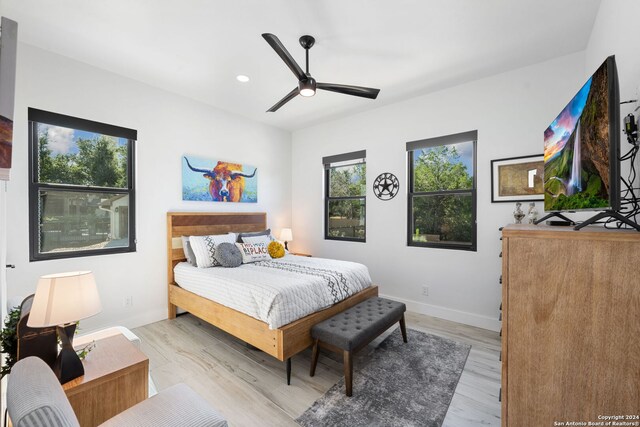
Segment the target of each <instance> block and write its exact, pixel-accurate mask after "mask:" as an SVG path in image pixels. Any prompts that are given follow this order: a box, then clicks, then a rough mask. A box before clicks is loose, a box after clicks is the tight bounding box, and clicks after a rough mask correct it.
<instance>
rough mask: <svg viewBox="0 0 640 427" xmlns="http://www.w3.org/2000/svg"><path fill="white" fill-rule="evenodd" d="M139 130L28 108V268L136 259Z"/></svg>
mask: <svg viewBox="0 0 640 427" xmlns="http://www.w3.org/2000/svg"><path fill="white" fill-rule="evenodd" d="M136 139H137V132H136V131H135V130H131V129H126V128H121V127H118V126H112V125H107V124H103V123H97V122H92V121H89V120H84V119H78V118H75V117H69V116H64V115H61V114H56V113H50V112H47V111H42V110H36V109H34V108H29V177H30V179H29V238H30V241H29V251H30V259H31V261H38V260H45V259H56V258H68V257H76V256H87V255H100V254H108V253H118V252H134V251H135V250H136V239H135V221H134V220H135V186H134V176H135V175H134V164H135V161H134V143H135V140H136Z"/></svg>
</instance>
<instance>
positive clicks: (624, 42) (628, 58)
mask: <svg viewBox="0 0 640 427" xmlns="http://www.w3.org/2000/svg"><path fill="white" fill-rule="evenodd" d="M639 43H640V2H639V1H637V0H602V3H601V4H600V10H599V11H598V15H597V16H596V20H595V23H594V25H593V30H592V31H591V37H590V39H589V43H588V45H587V49H586V50H585V65H586V67H585V76H588V75H590V74H591V73H593V72H594V71H595V70H596V69H597V68H598V66H600V64H602V62H603V61H604V60H605V58H607V57H608V56H609V55H616V65H617V67H618V80H619V82H620V101H626V100H629V99H638V98H640V55H639V54H638V52H639V50H640V44H639ZM638 105H639V104H638V103H636V104H635V105H629V104H628V105H622V106H621V108H620V116H621V117H624V116H626V115H627V114H629V113H631V112H632V111H633V110H634V109H635V108H636V107H638ZM639 111H640V110H639ZM637 116H638V112H636V117H637ZM629 147H630V145H628V144H627V143H626V142H624V140H623V143H622V151H623V152H624V151H626V149H628V148H629Z"/></svg>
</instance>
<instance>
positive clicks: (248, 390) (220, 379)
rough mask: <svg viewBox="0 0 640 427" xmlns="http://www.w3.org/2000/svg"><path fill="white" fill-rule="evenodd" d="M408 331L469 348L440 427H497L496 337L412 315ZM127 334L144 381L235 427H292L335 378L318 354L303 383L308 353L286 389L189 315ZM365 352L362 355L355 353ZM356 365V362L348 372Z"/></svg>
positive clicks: (298, 359)
mask: <svg viewBox="0 0 640 427" xmlns="http://www.w3.org/2000/svg"><path fill="white" fill-rule="evenodd" d="M407 326H408V327H409V328H413V329H416V330H420V331H424V332H428V333H432V334H434V335H440V336H443V337H447V338H451V339H453V340H456V341H460V342H465V343H468V344H470V345H471V346H472V347H471V352H470V354H469V358H468V359H467V364H466V365H465V368H464V371H463V373H462V376H461V377H460V382H459V383H458V387H457V388H456V392H455V395H454V397H453V400H452V402H451V406H450V407H449V411H448V412H447V416H446V418H445V422H444V426H447V427H463V426H478V425H486V426H499V425H500V403H499V402H498V392H499V389H500V362H499V360H498V358H499V351H500V337H499V336H498V334H497V333H495V332H490V331H487V330H484V329H479V328H474V327H470V326H465V325H461V324H458V323H454V322H448V321H445V320H441V319H436V318H433V317H429V316H424V315H420V314H415V313H407ZM134 332H135V334H136V335H138V336H139V337H140V338H141V340H142V350H143V351H144V352H145V354H147V355H148V356H149V363H150V365H149V366H150V370H151V376H152V377H153V380H154V381H155V383H156V386H157V387H158V389H159V390H162V389H164V388H166V387H169V386H171V385H173V384H176V383H179V382H184V383H187V384H188V385H189V386H190V387H191V388H193V389H194V390H196V391H197V392H198V393H199V394H200V395H202V396H203V397H204V398H205V399H206V400H208V401H209V402H210V403H211V405H213V406H214V407H215V408H216V409H217V410H218V411H219V412H221V413H222V414H223V415H224V416H225V417H226V418H227V420H228V421H229V424H230V425H231V426H234V427H235V426H250V427H255V426H278V427H280V426H296V425H298V424H297V423H296V422H295V421H294V420H295V419H296V418H297V417H298V416H299V415H300V414H302V413H303V412H304V411H305V410H306V409H307V408H308V407H309V406H311V404H312V403H313V402H314V401H315V400H316V399H317V398H319V397H320V396H322V395H323V394H324V393H325V392H326V391H327V390H328V389H329V388H331V387H332V386H333V384H335V383H336V382H337V381H338V380H339V379H340V378H341V376H342V363H341V362H340V361H339V359H337V358H335V356H333V355H330V354H329V353H323V354H321V355H320V360H319V362H318V368H317V370H316V375H315V376H314V377H313V378H312V377H309V364H310V358H311V357H310V356H311V352H310V351H309V350H307V351H305V352H303V353H301V354H299V355H296V356H294V357H293V359H292V361H293V363H292V365H293V368H292V377H291V385H290V386H287V385H286V381H285V367H284V363H283V362H279V361H277V360H276V359H274V358H272V357H270V356H268V355H266V354H264V353H262V352H261V351H259V350H255V349H250V348H248V347H247V346H246V345H245V344H244V343H243V342H241V341H239V340H237V339H236V338H234V337H232V336H231V335H228V334H226V333H225V332H222V331H220V330H218V329H216V328H215V327H213V326H211V325H209V324H207V323H205V322H202V321H201V320H199V319H198V318H196V317H194V316H192V315H190V314H185V315H182V316H179V317H178V318H177V319H175V320H164V321H161V322H157V323H153V324H150V325H145V326H143V327H140V328H137V329H135V330H134ZM389 333H399V332H398V331H397V327H396V328H394V329H392V330H390V331H388V332H387V333H386V334H384V335H383V336H382V337H380V338H379V339H377V340H376V341H374V342H373V343H372V344H371V345H372V346H375V345H378V344H379V343H380V342H381V341H382V340H383V339H384V338H385V337H386V336H387V335H388V334H389ZM366 352H367V351H366V349H363V350H361V352H360V354H365V353H366ZM359 363H360V360H358V358H356V359H355V361H354V369H357V368H358V365H359ZM357 392H358V391H357V390H354V393H357Z"/></svg>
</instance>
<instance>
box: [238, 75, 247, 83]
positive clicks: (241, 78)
mask: <svg viewBox="0 0 640 427" xmlns="http://www.w3.org/2000/svg"><path fill="white" fill-rule="evenodd" d="M236 80H237V81H239V82H240V83H246V82H248V81H249V76H245V75H244V74H238V75H237V76H236Z"/></svg>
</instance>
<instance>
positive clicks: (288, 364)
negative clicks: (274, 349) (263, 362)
mask: <svg viewBox="0 0 640 427" xmlns="http://www.w3.org/2000/svg"><path fill="white" fill-rule="evenodd" d="M287 385H291V358H288V359H287Z"/></svg>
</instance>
